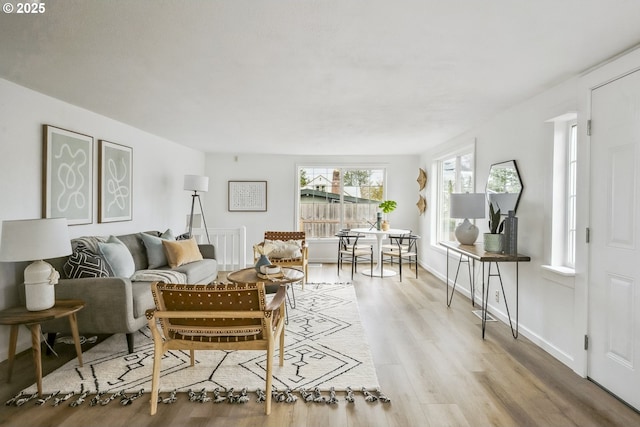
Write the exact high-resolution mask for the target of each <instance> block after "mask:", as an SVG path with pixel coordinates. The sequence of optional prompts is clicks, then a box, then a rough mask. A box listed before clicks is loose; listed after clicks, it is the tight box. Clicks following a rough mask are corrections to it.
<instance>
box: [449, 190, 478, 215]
mask: <svg viewBox="0 0 640 427" xmlns="http://www.w3.org/2000/svg"><path fill="white" fill-rule="evenodd" d="M449 197H450V198H449V202H450V205H449V207H450V211H449V216H450V217H451V218H484V216H485V195H484V193H452V194H450V196H449Z"/></svg>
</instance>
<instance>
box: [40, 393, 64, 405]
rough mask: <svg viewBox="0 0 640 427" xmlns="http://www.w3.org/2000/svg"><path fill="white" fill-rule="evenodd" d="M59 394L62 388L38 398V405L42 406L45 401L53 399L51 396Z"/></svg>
mask: <svg viewBox="0 0 640 427" xmlns="http://www.w3.org/2000/svg"><path fill="white" fill-rule="evenodd" d="M58 394H60V390H58V391H54V392H53V393H51V394H50V395H48V396H45V397H43V398H40V399H38V400H36V405H38V406H42V405H44V404H45V403H47V402H48V401H49V400H51V398H52V397H56V396H57V395H58Z"/></svg>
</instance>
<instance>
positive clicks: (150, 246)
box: [140, 230, 176, 269]
mask: <svg viewBox="0 0 640 427" xmlns="http://www.w3.org/2000/svg"><path fill="white" fill-rule="evenodd" d="M140 238H141V239H142V243H143V244H144V247H145V248H147V259H148V260H149V267H148V268H152V269H153V268H158V267H164V266H165V265H167V256H166V255H165V253H164V246H162V240H176V239H175V237H173V233H172V232H171V230H167V231H165V232H164V233H162V235H161V236H160V237H156V236H152V235H151V234H147V233H140Z"/></svg>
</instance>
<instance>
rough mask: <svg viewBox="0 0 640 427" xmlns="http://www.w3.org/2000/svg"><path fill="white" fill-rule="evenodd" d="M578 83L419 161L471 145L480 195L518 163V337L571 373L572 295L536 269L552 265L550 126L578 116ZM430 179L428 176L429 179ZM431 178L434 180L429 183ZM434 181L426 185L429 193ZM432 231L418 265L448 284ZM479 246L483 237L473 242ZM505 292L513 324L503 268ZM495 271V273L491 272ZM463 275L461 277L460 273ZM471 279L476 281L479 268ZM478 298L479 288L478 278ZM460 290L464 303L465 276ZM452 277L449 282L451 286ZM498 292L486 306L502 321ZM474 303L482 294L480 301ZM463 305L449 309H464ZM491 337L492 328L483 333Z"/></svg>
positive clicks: (505, 267) (508, 278)
mask: <svg viewBox="0 0 640 427" xmlns="http://www.w3.org/2000/svg"><path fill="white" fill-rule="evenodd" d="M576 90H577V86H576V79H571V80H569V81H567V82H565V83H563V84H561V85H559V86H556V87H554V88H552V89H550V90H548V91H546V92H544V93H542V94H539V95H537V96H535V97H534V98H531V99H530V100H528V101H526V102H524V103H522V104H520V105H518V106H515V107H513V108H510V109H509V110H507V111H505V112H503V113H502V114H500V115H498V116H496V117H494V118H493V119H491V120H489V121H487V122H486V123H484V124H482V125H481V126H479V127H477V128H476V129H473V130H471V131H469V132H467V133H465V134H464V135H461V136H460V137H459V138H456V139H455V140H452V141H447V142H446V143H444V144H442V145H440V146H438V147H436V148H435V149H433V150H431V151H429V152H427V153H425V154H424V156H423V158H422V160H421V161H422V164H423V166H424V167H428V168H430V169H429V170H431V167H432V165H433V162H434V159H436V158H437V157H438V155H439V154H441V153H442V152H443V151H446V150H447V149H448V147H451V146H455V145H461V144H465V143H468V142H469V141H473V140H474V139H475V140H476V165H475V167H476V191H477V192H484V190H485V183H486V180H487V175H488V172H489V168H490V166H491V164H493V163H498V162H502V161H506V160H511V159H515V160H516V162H517V164H518V169H519V171H520V174H521V177H522V181H523V185H524V191H523V193H522V197H521V199H520V204H519V206H518V211H517V216H518V218H519V228H518V251H519V252H520V253H523V254H526V255H529V256H530V257H531V262H529V263H521V264H520V266H519V267H520V272H519V277H520V283H519V294H520V295H519V304H520V310H519V311H520V312H519V321H520V332H521V333H523V334H524V335H526V336H527V337H528V338H530V339H531V340H533V341H534V342H536V343H537V344H539V345H541V346H542V347H543V348H545V349H546V350H547V351H549V352H550V353H551V354H553V355H554V356H555V357H557V358H558V359H560V360H561V361H562V362H564V363H566V364H567V365H569V366H572V364H573V358H574V357H573V355H574V348H573V334H574V327H573V302H574V301H573V289H572V288H568V287H566V286H563V285H560V284H558V283H556V282H554V281H550V280H547V279H545V278H544V277H543V275H542V272H541V265H544V264H548V263H549V261H550V260H549V259H548V257H549V253H550V251H549V249H548V248H549V247H550V241H551V228H550V225H551V224H550V218H551V214H550V213H551V200H552V172H553V171H552V166H553V161H552V159H553V124H552V123H548V122H547V120H549V119H551V118H553V117H556V116H559V115H561V114H564V113H567V112H569V111H576V110H577V92H576ZM434 172H435V171H432V174H433V173H434ZM433 176H434V175H433ZM434 185H435V180H431V181H430V187H429V189H428V190H429V192H430V194H431V193H432V192H433V189H434V188H435V187H434ZM476 224H477V225H478V227H479V228H480V233H483V232H485V231H487V229H488V227H487V220H486V219H484V220H478V221H476ZM429 225H430V223H428V222H427V221H423V222H422V223H421V231H420V232H421V233H422V234H423V235H424V236H425V237H427V238H425V239H423V240H422V244H423V246H424V250H423V251H422V254H423V256H422V257H421V258H422V263H423V264H424V265H426V266H427V267H428V268H429V269H430V270H431V271H432V272H433V273H434V274H435V275H437V276H438V277H441V278H442V279H443V280H444V278H445V276H446V263H445V259H446V252H445V251H443V250H442V248H441V247H439V246H438V245H437V244H435V245H434V244H432V243H433V242H432V240H433V236H432V231H431V229H430V227H429ZM478 240H479V241H481V240H482V235H481V236H480V237H479V239H478ZM449 262H450V268H455V267H456V266H457V258H455V259H454V258H453V257H452V258H451V259H450V261H449ZM500 269H501V273H502V276H503V281H504V286H505V292H506V294H507V298H508V300H509V309H510V310H511V314H512V317H513V316H514V314H515V313H514V311H515V267H514V265H513V264H501V266H500ZM494 271H495V267H494ZM465 272H466V270H465ZM476 274H479V268H478V271H477V272H476ZM477 277H478V281H477V282H476V283H477V284H478V286H477V288H476V292H477V293H479V292H480V290H479V289H478V288H480V287H481V281H480V277H479V276H477ZM462 278H463V281H462V287H461V288H462V290H463V292H464V293H466V294H467V295H469V292H470V291H469V286H468V281H467V277H466V274H462ZM452 279H453V277H450V280H452ZM498 289H499V284H498V283H497V282H496V281H495V279H493V282H492V284H491V292H490V298H489V305H490V310H491V311H492V312H493V313H495V314H497V315H498V316H499V317H500V318H501V319H502V320H506V309H505V306H504V303H503V300H502V296H501V297H500V303H495V300H494V293H495V291H496V290H498ZM478 295H479V294H478ZM461 303H463V302H462V300H458V301H456V300H455V298H454V304H461ZM487 333H488V334H491V324H489V326H488V331H487Z"/></svg>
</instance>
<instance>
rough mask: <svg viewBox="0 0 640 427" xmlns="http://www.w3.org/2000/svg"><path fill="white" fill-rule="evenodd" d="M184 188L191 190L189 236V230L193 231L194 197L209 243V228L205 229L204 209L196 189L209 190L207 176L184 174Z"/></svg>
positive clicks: (204, 191)
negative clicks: (198, 206)
mask: <svg viewBox="0 0 640 427" xmlns="http://www.w3.org/2000/svg"><path fill="white" fill-rule="evenodd" d="M184 189H185V190H187V191H193V194H192V195H191V215H189V238H191V232H192V231H193V210H194V208H195V205H196V199H198V204H199V205H200V213H201V214H202V223H203V224H204V231H205V232H206V233H207V241H208V242H209V244H211V239H210V238H209V230H207V220H206V219H205V218H204V210H203V209H202V201H201V200H200V195H199V194H198V191H201V192H203V193H206V192H207V191H208V190H209V177H208V176H200V175H185V176H184Z"/></svg>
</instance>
